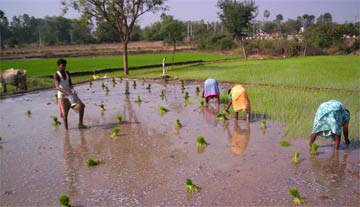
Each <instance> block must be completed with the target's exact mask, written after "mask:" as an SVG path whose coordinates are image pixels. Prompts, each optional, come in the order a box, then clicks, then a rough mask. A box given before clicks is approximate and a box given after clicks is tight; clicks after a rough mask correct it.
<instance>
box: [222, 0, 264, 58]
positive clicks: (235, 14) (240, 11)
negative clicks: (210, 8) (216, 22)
mask: <svg viewBox="0 0 360 207" xmlns="http://www.w3.org/2000/svg"><path fill="white" fill-rule="evenodd" d="M217 6H218V7H219V8H220V10H221V11H220V12H219V13H218V15H219V17H220V19H221V21H222V22H223V24H224V26H225V28H226V29H227V31H228V32H229V33H230V34H231V35H232V36H233V38H234V39H235V40H237V41H240V44H241V47H242V48H243V54H244V58H245V60H247V55H246V51H245V45H244V44H245V42H244V38H245V37H246V36H247V34H246V33H245V32H246V30H249V29H250V28H251V20H253V19H254V18H255V17H256V16H257V14H258V9H257V6H256V5H255V2H254V1H252V0H249V1H246V0H245V1H244V2H240V1H237V0H218V3H217Z"/></svg>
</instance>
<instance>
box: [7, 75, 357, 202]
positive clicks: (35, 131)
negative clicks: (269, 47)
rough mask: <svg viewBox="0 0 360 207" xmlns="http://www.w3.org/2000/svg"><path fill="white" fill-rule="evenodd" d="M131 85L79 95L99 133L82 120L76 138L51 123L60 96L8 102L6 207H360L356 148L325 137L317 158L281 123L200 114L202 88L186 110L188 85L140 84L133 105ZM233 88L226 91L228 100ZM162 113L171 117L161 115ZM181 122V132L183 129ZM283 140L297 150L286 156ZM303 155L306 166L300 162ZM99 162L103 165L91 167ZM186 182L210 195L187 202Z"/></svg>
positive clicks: (213, 111) (73, 118)
mask: <svg viewBox="0 0 360 207" xmlns="http://www.w3.org/2000/svg"><path fill="white" fill-rule="evenodd" d="M126 82H127V81H125V80H123V81H122V82H121V83H119V82H118V83H117V84H116V85H115V86H114V87H113V86H112V84H111V82H108V81H106V80H101V81H96V82H94V85H93V86H92V87H91V88H90V87H89V85H88V84H82V85H77V86H76V89H77V91H78V92H79V96H80V98H81V99H82V100H83V102H84V103H85V104H86V109H85V119H84V122H85V124H87V125H88V126H90V128H89V129H83V130H79V129H77V128H76V127H77V124H78V114H76V113H75V112H74V111H70V113H69V128H70V129H69V130H68V131H65V129H64V126H63V124H62V125H59V126H53V125H52V124H51V116H53V115H56V116H58V117H59V114H58V111H59V109H58V106H57V104H56V103H55V95H54V94H55V93H56V92H55V90H47V91H41V92H38V93H32V94H26V95H23V96H20V97H16V98H7V99H2V100H0V136H1V137H2V140H1V141H0V147H1V148H0V158H1V159H0V160H1V163H0V164H1V165H0V203H1V206H58V205H59V203H58V197H59V195H60V194H63V193H65V194H68V195H69V196H70V203H71V204H72V205H73V206H154V205H155V206H292V205H293V201H292V198H291V196H290V195H289V194H288V189H289V188H291V187H297V189H298V190H299V192H300V194H301V196H302V197H304V198H305V200H306V203H305V206H357V205H359V202H360V187H359V186H360V183H359V182H360V175H359V169H360V161H359V159H360V158H359V149H357V147H356V146H355V145H354V144H351V145H350V146H349V147H347V148H345V146H344V144H342V145H341V148H342V149H343V150H340V151H339V152H333V143H331V141H323V140H321V139H320V138H319V139H318V140H317V143H319V144H320V148H319V154H318V155H317V156H315V157H314V156H311V155H310V154H309V149H308V140H307V139H289V138H284V137H282V130H283V128H284V126H283V125H282V124H280V123H277V122H272V121H268V122H267V129H266V130H263V129H261V121H260V120H258V121H257V120H253V121H252V122H251V123H250V124H249V125H248V124H246V122H245V121H244V120H239V121H237V122H236V121H235V120H234V119H233V117H230V120H227V121H219V120H216V119H215V116H216V115H217V114H218V112H219V109H221V110H222V109H223V105H222V106H221V107H219V108H217V107H216V104H215V103H214V102H212V103H211V104H210V106H209V107H205V108H202V107H200V105H199V98H198V97H197V96H196V92H195V87H196V86H199V87H200V85H196V84H185V91H187V92H189V95H190V98H189V99H190V103H189V102H188V103H185V102H184V98H183V97H184V94H185V93H182V91H181V89H180V85H179V84H178V83H177V84H175V83H168V84H166V85H164V84H161V83H154V82H151V83H150V82H145V83H144V84H142V81H140V80H138V81H137V86H136V89H134V87H133V86H132V85H133V81H132V80H131V81H128V82H127V84H128V86H129V91H130V95H128V96H126V95H125V94H124V92H125V85H126ZM102 83H104V84H105V85H107V86H108V87H109V89H110V92H109V94H108V95H106V93H105V92H104V91H103V90H102V87H101V85H102ZM148 84H152V85H151V91H149V90H147V89H146V87H148ZM229 87H230V86H229V85H227V86H226V87H224V86H223V85H222V90H221V91H227V88H229ZM163 89H166V93H165V97H164V99H162V98H161V97H160V93H161V90H163ZM137 96H140V97H141V99H142V102H141V103H140V104H138V103H135V100H136V99H137ZM101 103H103V104H104V106H105V109H106V110H105V111H104V112H103V113H102V112H101V111H100V107H99V105H100V104H101ZM159 105H162V106H164V107H166V108H168V109H169V110H170V111H169V112H168V113H165V114H160V113H159V111H158V106H159ZM27 110H31V112H32V114H31V116H29V117H28V116H27V115H25V113H26V111H27ZM118 115H121V116H122V117H123V123H122V124H120V125H119V124H118V121H117V116H118ZM176 119H179V120H180V121H181V123H182V125H183V127H182V128H181V129H176V128H175V127H174V125H175V122H176ZM59 120H60V121H61V122H62V120H61V119H59ZM114 127H119V128H120V132H119V136H118V137H117V138H111V134H112V130H113V128H114ZM198 136H204V137H205V139H206V141H207V142H208V143H209V145H208V146H207V147H206V148H202V149H198V147H197V142H196V138H197V137H198ZM281 140H287V141H289V142H290V143H291V146H290V147H281V146H280V145H279V142H280V141H281ZM295 151H300V160H301V162H300V163H299V164H292V163H291V162H290V159H291V157H292V156H293V154H294V153H295ZM89 158H92V159H99V160H101V163H100V165H98V166H94V167H88V166H87V165H86V161H87V159H89ZM186 178H190V179H192V181H193V183H194V184H196V185H198V186H200V187H201V188H202V189H201V191H200V192H199V193H195V194H188V193H186V192H185V179H186Z"/></svg>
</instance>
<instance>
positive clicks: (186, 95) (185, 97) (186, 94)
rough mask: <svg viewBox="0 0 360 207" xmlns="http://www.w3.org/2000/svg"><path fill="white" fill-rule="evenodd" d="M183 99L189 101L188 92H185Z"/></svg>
mask: <svg viewBox="0 0 360 207" xmlns="http://www.w3.org/2000/svg"><path fill="white" fill-rule="evenodd" d="M184 99H185V101H187V100H188V99H189V92H185V96H184Z"/></svg>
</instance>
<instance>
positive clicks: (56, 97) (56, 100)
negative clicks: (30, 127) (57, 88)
mask: <svg viewBox="0 0 360 207" xmlns="http://www.w3.org/2000/svg"><path fill="white" fill-rule="evenodd" d="M57 102H58V96H57V94H55V103H57Z"/></svg>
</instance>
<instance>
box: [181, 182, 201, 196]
mask: <svg viewBox="0 0 360 207" xmlns="http://www.w3.org/2000/svg"><path fill="white" fill-rule="evenodd" d="M185 185H186V188H185V190H186V192H188V193H197V192H199V191H200V190H201V188H200V187H199V186H197V185H194V184H193V183H192V181H191V179H189V178H186V180H185Z"/></svg>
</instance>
